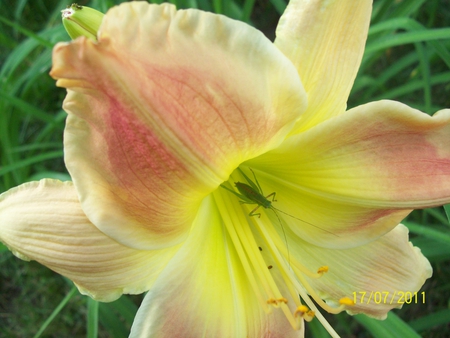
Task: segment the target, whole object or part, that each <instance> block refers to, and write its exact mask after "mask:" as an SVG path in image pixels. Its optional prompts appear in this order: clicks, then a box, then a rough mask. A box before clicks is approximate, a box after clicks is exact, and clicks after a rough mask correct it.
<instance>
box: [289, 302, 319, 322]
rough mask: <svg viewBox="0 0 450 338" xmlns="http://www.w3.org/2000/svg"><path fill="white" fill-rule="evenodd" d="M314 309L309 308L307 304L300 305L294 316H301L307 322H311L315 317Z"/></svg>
mask: <svg viewBox="0 0 450 338" xmlns="http://www.w3.org/2000/svg"><path fill="white" fill-rule="evenodd" d="M315 315H316V314H315V313H314V311H312V310H310V309H308V307H307V306H305V305H300V306H299V307H298V308H297V310H295V312H294V317H297V316H300V317H302V318H303V319H304V320H306V321H307V322H310V321H311V320H313V318H314V317H315Z"/></svg>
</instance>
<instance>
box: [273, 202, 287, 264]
mask: <svg viewBox="0 0 450 338" xmlns="http://www.w3.org/2000/svg"><path fill="white" fill-rule="evenodd" d="M271 209H272V211H273V213H274V214H275V216H277V218H278V222H280V225H281V230H283V236H284V242H285V243H286V250H287V254H288V265H289V269H291V253H290V251H289V244H288V240H287V236H286V231H284V226H283V223H282V222H281V218H280V216H279V215H278V213H277V211H279V210H278V209H275V208H274V207H272V208H271Z"/></svg>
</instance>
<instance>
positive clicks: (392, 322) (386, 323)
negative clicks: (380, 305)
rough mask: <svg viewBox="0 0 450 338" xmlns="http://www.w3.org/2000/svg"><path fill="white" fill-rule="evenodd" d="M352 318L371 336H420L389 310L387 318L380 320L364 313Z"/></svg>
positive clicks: (416, 337)
mask: <svg viewBox="0 0 450 338" xmlns="http://www.w3.org/2000/svg"><path fill="white" fill-rule="evenodd" d="M354 318H355V319H356V321H357V322H359V323H360V324H361V325H362V326H364V327H365V328H366V329H367V330H368V331H369V332H370V333H371V334H372V336H373V338H420V336H419V334H418V333H417V332H416V331H414V330H413V329H412V328H411V327H410V326H409V325H408V324H407V323H405V322H404V321H403V320H402V319H400V318H399V317H398V316H397V315H396V314H395V313H393V312H389V313H388V316H387V318H386V319H385V320H382V321H381V320H377V319H373V318H369V317H367V316H366V315H357V316H355V317H354Z"/></svg>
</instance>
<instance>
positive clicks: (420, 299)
mask: <svg viewBox="0 0 450 338" xmlns="http://www.w3.org/2000/svg"><path fill="white" fill-rule="evenodd" d="M353 302H354V303H355V304H425V291H422V292H410V291H406V292H405V291H371V292H366V291H358V292H353Z"/></svg>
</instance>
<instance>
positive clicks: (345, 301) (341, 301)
mask: <svg viewBox="0 0 450 338" xmlns="http://www.w3.org/2000/svg"><path fill="white" fill-rule="evenodd" d="M339 304H341V305H349V306H353V305H355V302H354V301H353V300H352V299H350V298H348V297H344V298H341V299H339Z"/></svg>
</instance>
